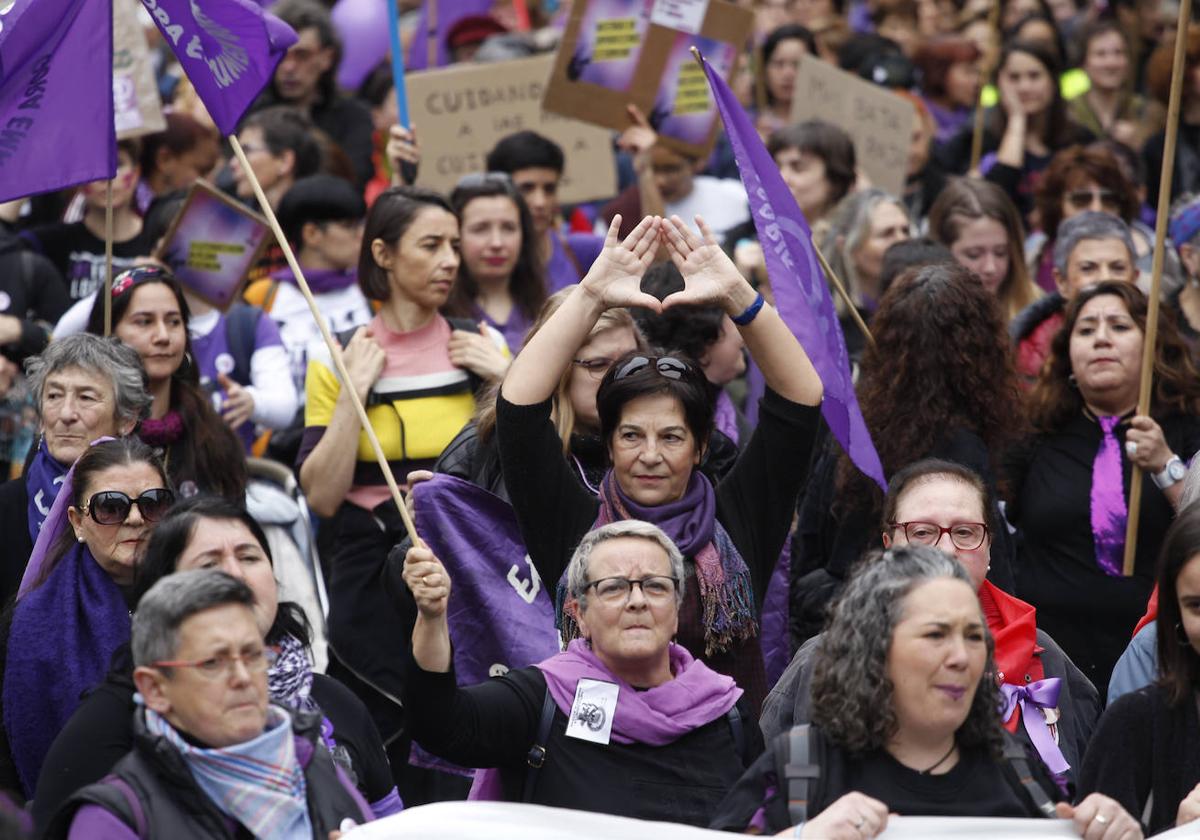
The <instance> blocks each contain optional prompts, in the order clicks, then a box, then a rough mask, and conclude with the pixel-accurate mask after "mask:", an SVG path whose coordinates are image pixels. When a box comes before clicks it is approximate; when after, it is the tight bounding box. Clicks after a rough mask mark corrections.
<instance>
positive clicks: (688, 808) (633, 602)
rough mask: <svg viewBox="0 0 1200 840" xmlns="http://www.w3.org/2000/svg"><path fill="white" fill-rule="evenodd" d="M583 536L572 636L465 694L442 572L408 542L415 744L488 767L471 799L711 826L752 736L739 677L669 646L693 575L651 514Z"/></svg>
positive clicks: (750, 753) (408, 686)
mask: <svg viewBox="0 0 1200 840" xmlns="http://www.w3.org/2000/svg"><path fill="white" fill-rule="evenodd" d="M578 543H579V545H578V547H576V548H575V549H574V551H573V552H572V554H571V556H570V562H569V563H568V568H567V574H566V578H567V588H568V590H569V591H570V593H571V596H572V598H573V599H574V600H575V601H576V602H577V603H578V607H579V609H578V613H577V618H578V621H579V627H580V631H581V636H582V638H578V639H575V640H573V641H572V642H571V643H570V645H568V647H567V649H566V650H565V651H564V652H562V653H559V654H556V655H555V656H552V657H550V658H549V659H546V660H545V661H543V662H539V663H537V664H536V665H534V666H533V667H529V668H522V669H519V670H514V671H509V672H508V673H507V674H504V675H503V676H501V677H498V678H495V679H490V680H487V681H486V682H484V683H483V684H481V685H475V686H470V687H467V688H459V687H458V686H457V683H456V681H455V674H454V667H453V658H452V656H451V650H450V630H449V625H448V623H447V618H446V610H447V607H448V606H449V602H450V597H451V580H450V578H449V575H448V574H447V573H446V569H445V568H444V567H443V566H442V564H441V563H440V562H439V561H438V559H437V558H436V557H434V555H433V554H432V553H431V552H430V551H428V550H427V549H418V548H414V549H410V550H409V551H408V554H407V557H406V560H405V564H404V580H405V583H407V584H408V586H409V588H410V589H411V590H412V592H413V595H414V597H415V599H416V603H417V610H418V617H417V620H416V625H415V627H414V628H413V634H412V659H411V660H410V664H409V667H408V670H407V671H406V674H405V683H404V688H405V694H404V703H405V708H406V709H407V710H408V713H409V723H410V726H411V728H412V734H413V737H414V738H415V739H416V740H417V741H419V742H420V743H421V745H422V746H424V747H425V748H426V749H428V750H430V751H431V752H433V753H434V754H435V755H439V756H441V757H443V758H446V759H448V760H450V761H454V762H457V763H459V764H462V765H465V766H467V767H479V768H486V769H484V770H483V771H482V772H477V775H476V778H475V785H474V787H473V788H472V792H471V798H473V799H491V800H497V799H498V800H504V801H509V802H531V803H534V804H538V805H550V806H554V807H559V808H573V809H577V810H584V811H594V812H599V813H605V814H616V815H621V816H628V817H636V818H639V819H646V820H665V821H669V822H680V823H687V824H689V825H707V823H708V821H709V819H711V817H712V814H713V810H714V809H715V808H716V805H717V803H718V802H720V800H721V797H722V796H724V794H725V791H727V790H728V789H729V788H730V787H731V786H732V785H733V783H734V782H735V781H736V780H737V778H738V776H740V775H741V772H742V770H743V769H744V768H745V767H747V766H749V764H750V763H751V762H752V761H753V760H754V758H755V757H756V756H757V755H758V754H759V753H761V752H762V738H761V735H760V734H759V732H758V727H757V726H756V725H755V724H754V721H753V719H752V714H753V713H752V710H751V707H750V705H749V703H748V701H747V698H745V697H744V696H743V692H742V689H740V688H739V687H738V686H737V685H736V684H735V683H734V681H733V679H731V678H730V677H728V676H724V675H721V674H718V673H715V672H714V671H712V670H711V669H709V668H708V667H707V666H706V665H705V664H704V663H703V662H700V661H698V660H697V659H696V658H695V657H693V656H692V655H691V653H690V652H689V651H688V650H687V649H686V648H685V647H684V646H682V645H680V644H678V643H676V642H673V641H672V637H674V636H676V634H677V633H678V632H679V630H680V628H681V627H682V625H683V622H684V621H685V620H686V619H685V618H684V617H683V614H682V613H683V610H684V609H685V608H686V607H685V606H683V605H686V603H687V599H688V594H687V590H688V588H689V587H692V586H694V585H696V581H695V580H692V581H686V578H687V577H689V576H690V575H689V573H688V572H687V571H686V569H685V560H684V557H683V555H682V554H681V553H680V551H679V549H678V548H676V546H675V544H674V543H673V542H672V541H671V540H670V539H669V538H668V537H667V535H666V534H665V533H663V531H662V530H661V529H659V528H657V527H655V526H654V525H651V524H649V523H647V522H640V521H637V520H622V521H617V522H610V523H608V524H605V525H602V526H600V527H598V528H596V529H594V530H590V531H588V532H587V533H585V534H583V535H582V538H581V539H579V540H578ZM689 565H690V564H689ZM700 585H701V586H703V585H704V584H703V583H701V584H700ZM531 767H532V768H536V769H531Z"/></svg>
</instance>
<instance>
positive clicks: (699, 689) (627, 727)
mask: <svg viewBox="0 0 1200 840" xmlns="http://www.w3.org/2000/svg"><path fill="white" fill-rule="evenodd" d="M667 653H668V656H669V657H670V662H671V673H672V674H673V675H674V678H673V679H671V680H669V681H667V682H665V683H663V684H662V685H659V686H655V687H654V688H651V689H649V690H647V691H638V690H636V689H635V688H633V686H631V685H629V684H628V683H626V682H624V681H623V680H621V679H620V678H619V677H617V676H615V675H614V674H613V673H612V672H611V671H609V670H608V668H606V667H605V666H604V663H602V662H601V661H600V659H599V658H598V657H597V656H596V654H595V653H594V652H593V651H592V648H591V646H590V645H589V644H588V643H587V642H585V641H583V640H582V639H576V640H575V641H573V642H571V644H570V645H568V646H567V649H566V651H564V652H563V653H559V654H556V655H554V656H552V657H550V658H549V659H547V660H545V661H544V662H539V663H538V664H537V666H536V667H537V668H538V669H539V670H540V671H541V672H542V675H543V676H544V677H545V678H546V690H547V691H549V692H550V696H551V697H553V698H554V704H555V705H556V706H558V709H559V711H560V712H562V713H563V714H564V715H566V716H567V717H570V714H571V704H572V702H573V701H574V699H575V687H576V685H578V683H579V681H580V680H582V679H592V680H602V681H604V682H610V683H616V684H617V687H618V693H617V708H616V711H615V712H614V713H613V723H612V740H613V741H615V742H616V743H618V744H648V745H649V746H652V747H661V746H665V745H666V744H670V743H672V742H674V741H677V740H679V739H680V738H682V737H683V736H684V735H686V734H688V733H689V732H691V731H693V730H695V729H698V728H699V727H701V726H704V725H705V724H707V723H711V722H712V721H714V720H716V719H717V718H720V717H722V716H724V715H725V714H726V713H728V712H729V710H730V709H732V708H733V706H734V704H735V703H737V701H738V698H739V697H741V696H742V690H741V689H740V688H738V687H737V684H736V683H735V682H734V681H733V678H732V677H726V676H724V675H723V674H718V673H717V672H716V671H713V670H712V669H710V668H709V667H708V666H707V665H705V664H704V663H703V662H700V661H699V660H697V659H694V658H693V657H692V655H691V654H690V653H688V651H687V649H686V648H684V647H683V646H681V645H677V644H675V643H674V642H672V643H671V644H670V646H669V647H668V648H667ZM469 798H471V799H493V800H494V799H499V798H500V778H499V771H497V770H495V769H489V770H480V771H478V772H476V774H475V783H474V784H473V785H472V786H471V795H470V797H469Z"/></svg>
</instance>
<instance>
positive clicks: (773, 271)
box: [704, 61, 887, 491]
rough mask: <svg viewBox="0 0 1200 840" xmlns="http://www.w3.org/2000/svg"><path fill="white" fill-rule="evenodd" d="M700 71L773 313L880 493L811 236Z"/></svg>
mask: <svg viewBox="0 0 1200 840" xmlns="http://www.w3.org/2000/svg"><path fill="white" fill-rule="evenodd" d="M704 73H705V75H706V76H707V77H708V84H709V87H710V88H711V89H712V92H713V97H714V98H715V99H716V100H717V108H718V109H719V110H720V112H721V119H722V121H723V122H724V123H725V133H726V135H727V136H728V137H729V144H730V145H731V146H732V147H733V154H734V157H735V159H736V160H737V166H738V171H739V172H740V173H741V176H742V184H743V185H745V187H746V196H747V198H748V199H749V201H750V213H751V215H752V216H753V217H754V227H755V228H756V229H757V230H758V241H759V242H760V243H762V249H763V258H764V261H765V262H766V264H767V276H768V277H770V278H771V291H772V292H773V293H774V295H775V307H776V308H777V309H778V310H779V315H780V317H782V318H783V320H784V322H785V323H786V324H787V325H788V327H789V328H790V329H791V331H792V333H793V334H794V335H795V336H796V339H797V340H798V341H799V342H800V344H801V345H802V346H803V347H804V350H805V352H806V353H808V357H809V359H811V360H812V363H813V367H815V368H816V369H817V374H818V375H820V377H821V382H822V384H823V385H824V386H825V398H824V399H823V400H822V401H821V414H822V415H823V416H824V417H825V422H826V423H828V424H829V429H830V431H832V432H833V435H834V437H836V438H837V440H838V443H840V444H841V445H842V448H843V449H844V450H846V453H847V454H849V456H850V460H851V461H853V462H854V464H855V466H857V467H858V468H859V469H860V470H862V472H863V473H864V474H865V475H867V476H869V477H870V478H872V479H874V480H875V481H876V482H877V483H878V484H879V486H880V487H882V488H883V489H884V490H885V491H886V490H887V481H886V479H884V477H883V465H882V464H881V463H880V461H879V453H877V452H876V451H875V444H874V443H872V442H871V434H870V432H868V431H867V424H866V422H865V421H864V420H863V416H862V412H861V411H860V410H859V408H858V398H857V397H856V396H855V394H854V382H853V381H852V380H851V378H850V359H849V356H848V355H847V353H846V339H845V336H843V335H842V328H841V326H840V325H839V324H838V319H837V313H836V312H835V310H834V307H833V298H831V297H830V295H829V286H828V285H827V284H826V281H825V278H824V275H823V274H822V272H821V266H820V263H819V262H818V261H817V255H816V252H815V251H814V249H813V242H812V231H811V230H810V229H809V227H808V222H807V221H806V220H805V218H804V214H803V213H801V212H800V208H799V207H798V206H796V199H795V198H793V197H792V193H791V191H789V190H788V188H787V185H786V184H784V182H783V176H781V175H780V174H779V167H778V166H776V165H775V161H774V159H773V158H772V157H771V155H770V153H769V152H767V149H766V147H765V146H763V144H762V140H761V139H759V136H758V132H757V131H755V129H754V125H753V124H752V123H751V122H750V118H749V117H748V116H746V112H745V111H744V110H743V109H742V106H741V104H740V103H739V102H738V100H737V97H736V96H734V95H733V91H731V90H730V89H729V86H728V85H726V84H725V80H724V79H722V78H721V76H720V75H719V73H717V72H716V71H715V70H714V68H713V67H712V66H711V65H710V64H709V63H708V62H707V61H706V62H704Z"/></svg>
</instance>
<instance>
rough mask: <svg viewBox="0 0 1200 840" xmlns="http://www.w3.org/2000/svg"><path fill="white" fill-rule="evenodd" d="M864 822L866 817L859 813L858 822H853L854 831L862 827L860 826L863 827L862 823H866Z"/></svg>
mask: <svg viewBox="0 0 1200 840" xmlns="http://www.w3.org/2000/svg"><path fill="white" fill-rule="evenodd" d="M866 824H867V818H866V817H864V816H863V815H862V814H859V816H858V822H856V823H855V824H854V829H855V831H857V830H858V829H860V828H862V827H863V826H864V825H866Z"/></svg>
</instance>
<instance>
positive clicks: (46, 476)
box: [25, 435, 67, 541]
mask: <svg viewBox="0 0 1200 840" xmlns="http://www.w3.org/2000/svg"><path fill="white" fill-rule="evenodd" d="M66 474H67V467H64V466H63V465H62V464H60V463H59V462H58V461H57V460H56V459H55V458H54V456H53V455H51V454H50V448H49V447H48V446H46V437H45V435H43V436H42V440H41V442H40V443H39V444H38V450H37V454H36V455H34V456H33V461H32V462H31V463H30V464H29V469H28V470H26V471H25V491H26V493H27V494H28V496H29V505H28V516H29V539H31V540H35V541H36V540H37V538H38V533H39V532H40V531H41V530H42V523H43V522H45V521H46V517H47V516H48V515H49V513H50V506H51V505H53V504H54V500H55V499H56V498H57V497H58V488H59V486H60V485H61V484H62V482H63V476H65V475H66Z"/></svg>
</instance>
